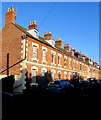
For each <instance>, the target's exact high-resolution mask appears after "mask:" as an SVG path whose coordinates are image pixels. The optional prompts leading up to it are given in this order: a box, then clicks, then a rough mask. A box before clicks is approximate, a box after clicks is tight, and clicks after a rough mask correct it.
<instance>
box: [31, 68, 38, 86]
mask: <svg viewBox="0 0 101 120" xmlns="http://www.w3.org/2000/svg"><path fill="white" fill-rule="evenodd" d="M34 70H36V76H37V72H38V68H37V67H36V66H33V67H31V73H32V75H33V71H34ZM32 77H33V76H32ZM30 85H31V86H32V85H38V83H37V82H36V80H35V82H33V80H32V83H31V84H30Z"/></svg>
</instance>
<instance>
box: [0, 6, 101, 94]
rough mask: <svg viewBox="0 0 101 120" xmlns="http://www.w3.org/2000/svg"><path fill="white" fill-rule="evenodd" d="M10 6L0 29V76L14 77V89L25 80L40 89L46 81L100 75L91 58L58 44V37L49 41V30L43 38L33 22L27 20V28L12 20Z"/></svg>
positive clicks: (96, 76) (68, 46)
mask: <svg viewBox="0 0 101 120" xmlns="http://www.w3.org/2000/svg"><path fill="white" fill-rule="evenodd" d="M15 16H16V12H15V11H14V7H13V6H12V7H11V8H8V11H7V13H6V14H5V25H4V27H3V28H2V31H1V33H2V34H1V35H2V69H1V70H0V71H2V72H1V74H0V77H1V78H2V77H5V76H7V75H14V76H15V80H16V82H15V86H16V85H19V84H20V83H21V84H22V86H20V88H19V90H18V92H21V91H22V90H23V89H26V86H25V85H26V82H29V81H30V84H31V85H34V84H40V83H41V86H42V87H43V88H44V82H46V81H47V80H49V79H51V80H59V79H68V80H70V79H71V78H73V76H75V77H81V78H83V79H84V80H87V79H88V78H97V79H99V77H100V71H101V69H100V67H99V65H98V64H97V63H96V62H94V61H93V60H92V59H90V58H89V57H87V56H86V55H84V54H82V53H81V52H77V51H76V49H74V48H70V45H69V44H65V45H64V47H63V46H62V39H61V38H57V39H56V40H53V38H52V33H51V32H50V31H47V32H45V34H44V37H41V36H39V31H38V25H37V24H36V21H33V22H30V25H29V26H28V29H26V28H24V27H22V26H20V25H18V24H17V23H15Z"/></svg>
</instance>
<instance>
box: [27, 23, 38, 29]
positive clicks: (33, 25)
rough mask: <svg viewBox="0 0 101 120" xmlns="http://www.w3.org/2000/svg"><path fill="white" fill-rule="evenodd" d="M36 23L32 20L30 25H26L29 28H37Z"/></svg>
mask: <svg viewBox="0 0 101 120" xmlns="http://www.w3.org/2000/svg"><path fill="white" fill-rule="evenodd" d="M37 27H38V25H36V21H32V22H30V25H29V26H28V28H29V29H30V30H31V29H37Z"/></svg>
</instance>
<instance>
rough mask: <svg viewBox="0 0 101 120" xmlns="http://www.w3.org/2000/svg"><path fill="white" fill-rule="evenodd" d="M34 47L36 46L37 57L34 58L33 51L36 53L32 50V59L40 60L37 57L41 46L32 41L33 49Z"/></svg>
mask: <svg viewBox="0 0 101 120" xmlns="http://www.w3.org/2000/svg"><path fill="white" fill-rule="evenodd" d="M34 47H36V51H37V52H36V58H34V57H33V53H34V51H32V52H33V53H32V60H36V61H38V59H37V57H38V48H39V45H38V44H36V43H34V42H32V49H34Z"/></svg>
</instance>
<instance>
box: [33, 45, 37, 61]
mask: <svg viewBox="0 0 101 120" xmlns="http://www.w3.org/2000/svg"><path fill="white" fill-rule="evenodd" d="M33 58H34V59H37V46H35V45H34V46H33Z"/></svg>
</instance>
